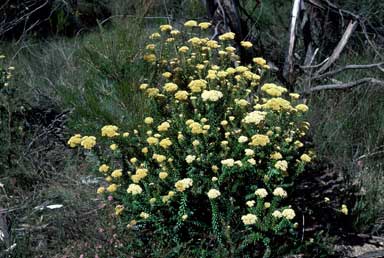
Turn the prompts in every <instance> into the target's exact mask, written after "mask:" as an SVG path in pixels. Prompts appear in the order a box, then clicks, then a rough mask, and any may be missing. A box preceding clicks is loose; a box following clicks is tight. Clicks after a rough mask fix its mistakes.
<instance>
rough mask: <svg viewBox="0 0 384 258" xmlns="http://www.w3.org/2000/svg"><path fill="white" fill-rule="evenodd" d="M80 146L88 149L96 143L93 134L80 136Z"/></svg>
mask: <svg viewBox="0 0 384 258" xmlns="http://www.w3.org/2000/svg"><path fill="white" fill-rule="evenodd" d="M80 144H81V146H83V147H84V149H87V150H90V149H92V148H93V147H94V146H95V145H96V137H95V136H84V137H83V138H81V143H80Z"/></svg>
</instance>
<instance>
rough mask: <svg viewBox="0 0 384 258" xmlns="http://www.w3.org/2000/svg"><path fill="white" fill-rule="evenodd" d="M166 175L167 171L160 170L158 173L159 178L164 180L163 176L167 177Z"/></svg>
mask: <svg viewBox="0 0 384 258" xmlns="http://www.w3.org/2000/svg"><path fill="white" fill-rule="evenodd" d="M167 177H168V173H167V172H160V173H159V178H160V179H161V180H164V179H165V178H167Z"/></svg>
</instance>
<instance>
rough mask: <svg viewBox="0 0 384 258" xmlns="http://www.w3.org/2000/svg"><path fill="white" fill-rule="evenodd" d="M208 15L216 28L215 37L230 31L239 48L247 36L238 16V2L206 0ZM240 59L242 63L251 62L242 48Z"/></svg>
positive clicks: (245, 27) (244, 24) (235, 0)
mask: <svg viewBox="0 0 384 258" xmlns="http://www.w3.org/2000/svg"><path fill="white" fill-rule="evenodd" d="M206 6H207V9H208V15H209V17H210V18H211V20H212V21H213V23H214V24H215V26H216V33H215V35H214V36H215V37H216V36H218V35H219V34H222V33H225V32H229V31H232V32H234V33H235V34H236V37H235V42H236V44H237V45H238V46H239V45H240V42H241V41H242V40H244V39H245V37H246V36H247V34H248V27H247V24H246V22H245V21H243V20H242V19H241V17H240V15H239V7H240V5H239V1H238V0H206ZM239 50H240V58H241V60H242V61H243V62H249V61H250V60H251V57H250V55H248V54H247V52H246V51H245V50H244V49H243V48H239Z"/></svg>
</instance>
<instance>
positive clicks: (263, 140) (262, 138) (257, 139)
mask: <svg viewBox="0 0 384 258" xmlns="http://www.w3.org/2000/svg"><path fill="white" fill-rule="evenodd" d="M251 139H252V141H251V142H250V143H249V145H251V146H266V145H267V144H268V143H269V142H270V141H269V137H268V136H267V135H263V134H255V135H253V136H252V137H251Z"/></svg>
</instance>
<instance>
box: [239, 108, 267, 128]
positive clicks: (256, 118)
mask: <svg viewBox="0 0 384 258" xmlns="http://www.w3.org/2000/svg"><path fill="white" fill-rule="evenodd" d="M266 115H267V112H263V111H253V112H250V113H248V114H247V115H246V116H245V117H244V119H243V122H244V123H246V124H255V125H258V124H259V123H260V122H261V121H263V120H264V119H265V116H266Z"/></svg>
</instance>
